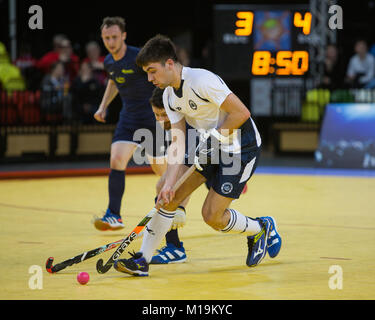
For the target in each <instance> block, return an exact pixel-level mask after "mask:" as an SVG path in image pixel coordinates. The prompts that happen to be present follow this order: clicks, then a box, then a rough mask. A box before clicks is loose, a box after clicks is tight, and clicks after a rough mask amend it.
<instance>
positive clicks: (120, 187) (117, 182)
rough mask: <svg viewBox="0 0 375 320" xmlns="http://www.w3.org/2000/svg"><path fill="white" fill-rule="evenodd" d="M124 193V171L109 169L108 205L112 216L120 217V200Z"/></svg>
mask: <svg viewBox="0 0 375 320" xmlns="http://www.w3.org/2000/svg"><path fill="white" fill-rule="evenodd" d="M124 191H125V171H120V170H115V169H111V172H110V173H109V178H108V193H109V204H108V208H109V210H111V212H112V213H113V214H117V215H119V216H120V209H121V200H122V196H123V195H124Z"/></svg>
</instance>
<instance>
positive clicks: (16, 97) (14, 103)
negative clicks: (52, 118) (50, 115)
mask: <svg viewBox="0 0 375 320" xmlns="http://www.w3.org/2000/svg"><path fill="white" fill-rule="evenodd" d="M41 122H42V119H41V112H40V91H35V92H33V91H28V90H25V91H13V92H12V93H8V92H6V91H0V124H1V125H38V124H41Z"/></svg>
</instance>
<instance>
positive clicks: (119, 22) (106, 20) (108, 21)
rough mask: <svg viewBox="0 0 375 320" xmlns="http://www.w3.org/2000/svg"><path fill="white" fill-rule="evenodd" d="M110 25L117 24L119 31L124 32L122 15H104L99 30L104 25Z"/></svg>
mask: <svg viewBox="0 0 375 320" xmlns="http://www.w3.org/2000/svg"><path fill="white" fill-rule="evenodd" d="M112 26H118V27H119V28H120V30H121V32H125V26H126V24H125V19H124V18H122V17H105V18H104V19H103V23H102V26H101V27H100V30H103V28H104V27H107V28H109V27H112Z"/></svg>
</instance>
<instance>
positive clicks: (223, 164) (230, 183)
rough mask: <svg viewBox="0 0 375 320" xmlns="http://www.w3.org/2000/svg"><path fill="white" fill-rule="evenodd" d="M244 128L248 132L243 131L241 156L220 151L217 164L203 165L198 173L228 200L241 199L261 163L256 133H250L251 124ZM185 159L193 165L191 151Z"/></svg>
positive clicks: (187, 163)
mask: <svg viewBox="0 0 375 320" xmlns="http://www.w3.org/2000/svg"><path fill="white" fill-rule="evenodd" d="M250 124H251V123H250ZM244 127H246V130H242V139H241V142H242V143H241V152H240V153H239V154H228V153H225V152H223V151H221V150H220V154H219V159H218V161H217V162H216V163H214V164H206V165H203V166H202V168H203V170H202V171H197V172H199V173H200V174H201V175H203V176H204V177H205V178H206V179H207V183H206V186H207V187H212V188H213V189H214V191H215V192H216V193H218V194H220V195H222V196H224V197H227V198H232V199H238V198H239V197H240V195H241V193H242V191H243V189H244V187H245V185H246V183H247V182H248V180H249V179H250V178H251V177H252V175H253V174H254V172H255V170H256V168H257V165H258V162H259V157H260V151H261V146H260V145H259V146H258V145H257V142H256V140H255V139H254V138H253V137H254V132H249V130H250V129H249V123H247V124H246V125H244ZM251 131H253V129H251ZM185 158H188V160H189V161H186V162H185V164H186V165H187V166H191V165H193V161H192V158H193V157H192V154H191V151H190V152H189V155H188V154H186V155H185Z"/></svg>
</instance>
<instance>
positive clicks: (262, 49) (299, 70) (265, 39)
mask: <svg viewBox="0 0 375 320" xmlns="http://www.w3.org/2000/svg"><path fill="white" fill-rule="evenodd" d="M214 12H215V15H214V28H215V33H214V34H215V60H214V61H215V70H216V72H217V73H219V74H221V75H222V76H223V77H225V78H228V79H231V80H241V79H249V78H251V77H257V76H263V77H264V76H281V77H283V76H291V77H301V76H304V75H306V74H307V73H308V71H309V52H308V46H307V38H308V36H309V34H310V32H311V18H312V16H311V13H310V12H309V11H308V8H307V5H293V6H285V5H278V6H274V5H272V6H271V5H261V6H257V5H216V6H215V11H214Z"/></svg>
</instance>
